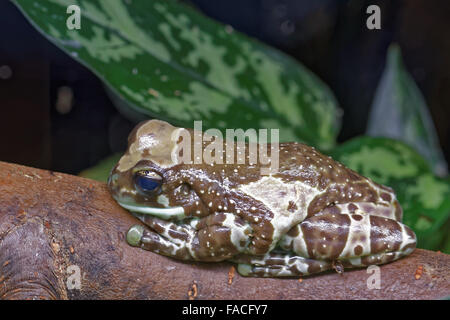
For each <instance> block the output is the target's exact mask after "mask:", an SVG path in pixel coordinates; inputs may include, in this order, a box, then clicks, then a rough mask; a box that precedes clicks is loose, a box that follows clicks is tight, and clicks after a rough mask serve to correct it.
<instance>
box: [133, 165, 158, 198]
mask: <svg viewBox="0 0 450 320" xmlns="http://www.w3.org/2000/svg"><path fill="white" fill-rule="evenodd" d="M134 183H135V184H136V187H137V188H139V189H140V190H141V191H143V192H146V193H148V192H155V191H158V190H159V188H160V187H161V184H162V178H161V176H160V175H158V174H156V173H154V172H151V171H147V170H142V171H138V172H136V175H135V178H134Z"/></svg>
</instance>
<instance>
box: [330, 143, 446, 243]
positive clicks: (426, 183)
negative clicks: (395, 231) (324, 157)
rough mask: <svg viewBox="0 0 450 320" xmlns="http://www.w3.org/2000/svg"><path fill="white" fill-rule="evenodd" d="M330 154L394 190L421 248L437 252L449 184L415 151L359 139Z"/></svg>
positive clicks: (440, 240) (443, 232)
mask: <svg viewBox="0 0 450 320" xmlns="http://www.w3.org/2000/svg"><path fill="white" fill-rule="evenodd" d="M330 155H331V156H332V157H333V158H335V159H336V160H338V161H340V162H342V163H343V164H345V165H346V166H348V167H349V168H351V169H353V170H355V171H357V172H359V173H360V174H362V175H364V176H366V177H369V178H371V179H372V180H374V181H375V182H378V183H381V184H384V185H387V186H390V187H392V188H393V189H394V190H395V192H396V194H397V198H398V200H399V202H400V204H401V205H402V208H403V212H404V215H403V221H404V223H405V224H407V225H408V226H410V227H411V228H412V229H413V230H414V231H415V232H416V234H417V237H418V246H419V247H421V248H426V249H431V250H435V249H438V248H439V245H440V243H442V240H443V237H444V236H445V235H446V234H447V233H448V229H445V228H444V227H443V226H444V223H445V222H446V221H447V220H448V219H449V217H450V181H449V180H445V179H442V178H439V177H436V176H434V175H433V173H432V171H431V168H430V166H429V165H428V163H427V162H426V161H425V159H423V158H422V157H421V156H420V155H419V154H418V153H417V152H416V151H415V150H414V149H412V148H411V147H409V146H407V145H405V144H404V143H402V142H400V141H396V140H392V139H388V138H372V137H358V138H355V139H352V140H350V141H348V142H346V143H344V144H342V145H340V146H339V147H337V148H336V149H335V150H333V151H332V152H331V153H330Z"/></svg>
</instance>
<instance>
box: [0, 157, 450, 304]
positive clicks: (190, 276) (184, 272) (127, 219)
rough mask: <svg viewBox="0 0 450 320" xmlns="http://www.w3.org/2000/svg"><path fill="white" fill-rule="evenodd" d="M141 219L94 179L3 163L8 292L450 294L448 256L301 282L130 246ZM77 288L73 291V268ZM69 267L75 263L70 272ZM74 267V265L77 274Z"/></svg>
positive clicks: (68, 295)
mask: <svg viewBox="0 0 450 320" xmlns="http://www.w3.org/2000/svg"><path fill="white" fill-rule="evenodd" d="M135 223H137V220H136V219H135V218H134V217H133V216H131V215H130V214H129V213H128V212H127V211H125V210H123V209H122V208H120V207H119V206H118V205H117V204H116V202H115V201H113V199H112V198H111V197H110V195H109V193H108V191H107V189H106V185H105V184H103V183H99V182H96V181H92V180H88V179H84V178H80V177H76V176H71V175H67V174H62V173H54V172H50V171H45V170H39V169H34V168H29V167H24V166H19V165H15V164H8V163H4V162H0V298H3V299H33V298H34V299H35V298H38V299H189V298H195V299H436V298H443V297H446V296H449V295H450V281H449V280H450V279H449V277H450V272H449V271H450V255H446V254H443V253H436V252H431V251H427V250H420V249H417V250H416V251H415V252H414V253H413V254H412V255H410V256H408V257H406V258H404V259H401V260H399V261H397V262H394V263H391V264H387V265H384V266H381V273H380V275H381V281H380V285H381V288H380V289H372V290H370V289H368V286H367V280H368V278H369V277H370V276H371V275H372V274H368V273H367V270H366V269H360V270H354V271H346V272H345V273H344V274H343V275H339V274H336V273H333V272H331V273H327V274H322V275H317V276H312V277H305V278H303V279H302V280H301V281H299V280H298V279H262V278H245V277H241V276H240V275H239V274H238V273H237V272H234V274H233V272H231V270H233V269H232V268H231V267H232V265H231V264H228V263H209V264H207V263H184V262H180V261H176V260H174V259H170V258H167V257H163V256H160V255H157V254H154V253H151V252H148V251H144V250H140V249H138V248H133V247H130V246H128V245H127V243H126V241H125V239H124V235H125V233H126V231H127V229H128V228H129V227H130V226H131V225H132V224H135ZM73 265H75V266H78V267H79V270H80V271H81V275H82V277H81V288H80V289H69V288H68V286H67V279H68V278H69V277H70V276H71V272H68V267H69V266H73ZM69 270H70V269H69ZM72 272H73V271H72Z"/></svg>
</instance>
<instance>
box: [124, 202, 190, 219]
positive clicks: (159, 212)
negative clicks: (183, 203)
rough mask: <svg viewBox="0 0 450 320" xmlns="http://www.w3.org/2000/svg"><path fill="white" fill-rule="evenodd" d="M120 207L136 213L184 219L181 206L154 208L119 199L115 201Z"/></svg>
mask: <svg viewBox="0 0 450 320" xmlns="http://www.w3.org/2000/svg"><path fill="white" fill-rule="evenodd" d="M117 202H118V203H119V204H120V206H121V207H123V208H125V209H127V210H129V211H131V212H137V213H143V214H149V215H152V216H155V217H158V218H161V219H166V220H168V219H180V220H181V219H184V218H185V214H184V208H183V207H169V208H156V207H149V206H145V205H137V204H129V203H125V202H121V201H117Z"/></svg>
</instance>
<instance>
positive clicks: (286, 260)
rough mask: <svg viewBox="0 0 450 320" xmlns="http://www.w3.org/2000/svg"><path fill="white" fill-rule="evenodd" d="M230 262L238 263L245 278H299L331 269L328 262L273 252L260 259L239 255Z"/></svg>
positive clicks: (239, 270)
mask: <svg viewBox="0 0 450 320" xmlns="http://www.w3.org/2000/svg"><path fill="white" fill-rule="evenodd" d="M231 261H232V262H235V263H238V268H237V270H238V272H239V274H241V275H243V276H246V277H299V276H304V275H309V274H313V273H318V272H322V271H326V270H330V269H332V268H333V264H332V263H331V262H330V261H321V260H315V259H309V258H303V257H301V256H296V255H290V254H283V253H273V252H270V253H268V254H266V255H264V256H261V257H258V256H254V255H239V256H236V257H234V258H233V259H231Z"/></svg>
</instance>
